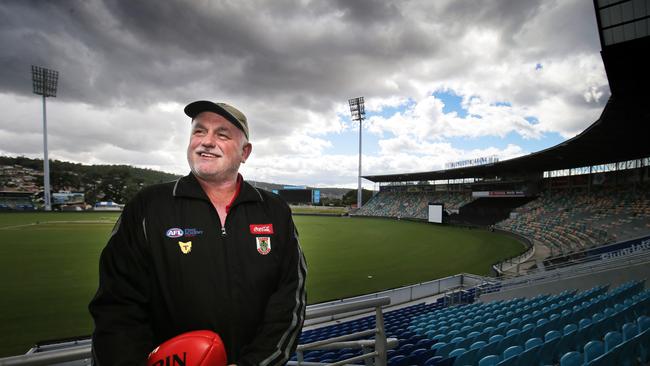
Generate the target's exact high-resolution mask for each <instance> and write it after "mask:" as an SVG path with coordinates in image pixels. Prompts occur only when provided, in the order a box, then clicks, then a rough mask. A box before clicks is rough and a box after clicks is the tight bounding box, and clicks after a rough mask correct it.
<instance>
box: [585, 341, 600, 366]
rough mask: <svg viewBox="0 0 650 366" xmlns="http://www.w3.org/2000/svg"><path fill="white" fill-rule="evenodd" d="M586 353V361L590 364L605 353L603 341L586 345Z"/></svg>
mask: <svg viewBox="0 0 650 366" xmlns="http://www.w3.org/2000/svg"><path fill="white" fill-rule="evenodd" d="M584 351H585V355H584V356H585V357H584V361H585V363H588V362H590V361H591V360H594V359H596V358H598V357H600V356H601V355H602V354H603V353H605V344H604V343H603V342H601V341H590V342H588V343H587V344H586V345H585V348H584Z"/></svg>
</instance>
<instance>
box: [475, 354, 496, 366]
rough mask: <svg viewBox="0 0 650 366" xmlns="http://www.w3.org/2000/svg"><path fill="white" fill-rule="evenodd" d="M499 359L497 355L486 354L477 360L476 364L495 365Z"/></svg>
mask: <svg viewBox="0 0 650 366" xmlns="http://www.w3.org/2000/svg"><path fill="white" fill-rule="evenodd" d="M499 361H500V359H499V356H497V355H487V356H485V357H483V358H481V359H480V360H479V361H478V366H495V365H496V364H497V363H499Z"/></svg>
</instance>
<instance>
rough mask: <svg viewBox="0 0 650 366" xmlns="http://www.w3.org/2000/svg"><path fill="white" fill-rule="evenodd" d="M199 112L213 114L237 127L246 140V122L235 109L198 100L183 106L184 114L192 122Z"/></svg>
mask: <svg viewBox="0 0 650 366" xmlns="http://www.w3.org/2000/svg"><path fill="white" fill-rule="evenodd" d="M201 112H214V113H216V114H218V115H220V116H221V117H223V118H225V119H227V120H228V121H230V122H231V123H232V124H233V125H235V126H237V128H239V129H240V130H242V132H244V135H246V138H247V139H248V120H247V119H246V116H245V115H244V114H243V113H242V112H241V111H240V110H239V109H237V108H235V107H233V106H231V105H230V104H226V103H214V102H210V101H207V100H198V101H196V102H192V103H190V104H188V105H187V106H185V114H187V115H188V116H189V117H190V118H191V119H192V120H194V118H195V117H196V116H198V115H199V113H201Z"/></svg>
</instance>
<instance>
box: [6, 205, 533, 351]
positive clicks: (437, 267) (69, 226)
mask: <svg viewBox="0 0 650 366" xmlns="http://www.w3.org/2000/svg"><path fill="white" fill-rule="evenodd" d="M117 217H118V214H117V213H113V212H96V213H25V214H8V213H2V214H0V236H1V237H2V240H0V277H1V278H2V279H3V281H0V297H2V301H0V323H2V324H3V329H4V330H5V332H3V333H2V334H0V357H4V356H11V355H16V354H22V353H24V352H26V351H27V349H29V347H30V346H31V345H33V344H34V343H35V342H37V341H42V340H47V339H59V338H64V337H72V336H79V335H87V334H90V332H91V331H92V319H91V318H90V315H89V314H88V310H87V305H88V302H89V301H90V299H91V297H92V296H93V295H94V292H95V290H96V288H97V281H98V270H97V265H98V262H99V254H100V253H101V250H102V248H103V247H104V246H105V245H106V240H107V239H108V236H109V234H110V232H111V229H112V228H113V224H114V222H115V221H116V220H117ZM294 220H295V222H296V226H297V227H298V230H299V232H300V240H301V245H302V247H303V250H304V252H305V257H306V259H307V264H308V268H309V275H308V279H307V291H308V300H309V303H317V302H322V301H326V300H331V299H339V298H343V297H350V296H355V295H360V294H364V293H372V292H376V291H380V290H383V289H388V288H395V287H400V286H404V285H408V284H413V283H418V282H423V281H428V280H432V279H436V278H441V277H445V276H449V275H453V274H457V273H459V272H470V273H476V274H488V273H489V270H490V264H491V263H493V262H496V261H498V260H499V259H501V258H504V257H508V256H511V255H514V254H517V253H519V252H521V251H523V249H524V248H523V246H522V245H521V244H520V243H519V242H517V241H516V240H514V239H513V238H511V237H509V236H506V235H501V234H496V233H490V232H487V231H484V230H476V229H474V230H469V229H462V228H454V227H447V226H439V225H429V224H425V223H415V222H408V221H396V220H386V219H366V218H349V217H322V216H295V217H294ZM369 275H370V276H372V278H368V276H369Z"/></svg>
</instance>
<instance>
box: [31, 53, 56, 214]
mask: <svg viewBox="0 0 650 366" xmlns="http://www.w3.org/2000/svg"><path fill="white" fill-rule="evenodd" d="M58 82H59V72H58V71H55V70H50V69H46V68H43V67H40V66H34V65H32V84H33V88H34V94H37V95H41V96H43V203H44V205H45V211H52V201H51V199H50V160H49V158H48V156H47V113H46V109H45V99H46V98H47V97H56V87H57V84H58Z"/></svg>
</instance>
